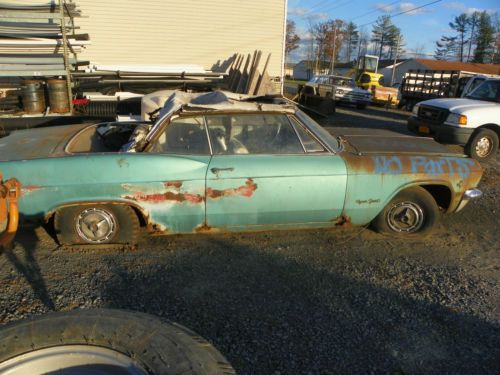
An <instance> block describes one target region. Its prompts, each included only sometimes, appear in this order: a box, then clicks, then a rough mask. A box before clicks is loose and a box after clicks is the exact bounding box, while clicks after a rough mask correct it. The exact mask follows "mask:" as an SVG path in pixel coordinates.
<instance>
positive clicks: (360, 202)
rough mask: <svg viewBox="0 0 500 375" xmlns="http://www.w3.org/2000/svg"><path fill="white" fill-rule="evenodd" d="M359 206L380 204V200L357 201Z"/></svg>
mask: <svg viewBox="0 0 500 375" xmlns="http://www.w3.org/2000/svg"><path fill="white" fill-rule="evenodd" d="M356 203H357V204H372V203H380V199H371V198H370V199H357V200H356Z"/></svg>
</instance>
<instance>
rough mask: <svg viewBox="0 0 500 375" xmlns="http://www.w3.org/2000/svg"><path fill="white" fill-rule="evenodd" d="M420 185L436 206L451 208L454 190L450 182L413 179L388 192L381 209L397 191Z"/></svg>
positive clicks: (447, 209) (444, 208) (445, 208)
mask: <svg viewBox="0 0 500 375" xmlns="http://www.w3.org/2000/svg"><path fill="white" fill-rule="evenodd" d="M414 187H420V188H422V189H424V190H426V191H427V192H428V193H429V194H430V195H431V196H432V197H433V198H434V201H435V202H436V204H437V205H438V207H441V208H442V209H443V210H444V211H445V212H448V211H449V210H450V208H452V203H453V197H454V192H453V189H452V187H451V184H450V183H448V182H446V181H414V182H409V183H407V184H404V185H401V186H400V187H399V188H398V189H396V190H395V191H394V192H393V193H392V194H390V195H389V196H388V197H387V198H386V199H385V201H384V202H383V204H382V209H383V208H384V207H385V206H387V205H388V204H389V202H390V201H391V200H392V199H393V198H394V197H395V196H396V195H398V194H399V193H401V192H402V191H404V190H407V189H410V188H414Z"/></svg>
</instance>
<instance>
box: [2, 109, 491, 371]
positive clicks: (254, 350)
mask: <svg viewBox="0 0 500 375" xmlns="http://www.w3.org/2000/svg"><path fill="white" fill-rule="evenodd" d="M406 115H407V114H406V113H403V112H397V111H389V112H388V111H386V110H385V109H381V108H375V109H367V110H364V111H363V110H357V109H350V108H338V110H337V113H336V114H335V115H334V116H332V117H331V118H330V119H329V122H330V126H355V127H358V126H359V127H361V126H372V127H381V128H385V129H391V130H394V131H397V132H403V133H404V132H405V129H404V123H405V117H406ZM325 125H327V124H326V123H325ZM485 168H486V170H485V175H484V178H483V180H482V183H481V189H482V190H483V191H484V192H485V195H484V197H483V198H482V199H481V200H479V201H477V202H474V203H472V204H470V205H469V206H468V207H466V209H464V210H463V211H462V212H460V213H458V214H456V215H454V216H450V217H445V218H444V219H443V221H442V223H441V224H440V226H439V228H438V230H437V231H436V233H435V234H433V235H432V236H431V237H430V238H428V239H425V240H423V239H415V240H412V241H401V240H394V239H390V238H386V237H383V236H380V235H378V234H375V233H373V232H371V231H370V230H369V229H365V228H357V229H339V230H307V231H282V232H262V233H254V234H234V235H212V236H208V235H197V236H175V237H163V238H162V237H154V238H152V237H144V238H143V239H142V241H141V244H140V249H139V250H137V251H133V252H120V251H78V252H76V251H75V252H68V251H65V250H63V249H59V248H58V247H57V244H56V243H55V242H54V241H53V239H52V238H51V237H50V236H49V235H48V234H47V233H46V232H45V231H44V230H43V229H42V228H33V229H31V228H25V229H24V230H23V231H22V232H21V233H20V235H19V236H18V238H17V243H16V245H15V247H14V249H13V250H10V251H7V252H5V253H4V254H2V256H1V258H0V286H1V288H2V293H1V294H0V322H8V321H12V320H17V319H21V318H24V317H27V316H32V315H37V314H42V313H44V312H46V311H49V310H71V309H74V308H90V307H113V308H124V309H131V310H138V311H143V312H148V313H152V314H154V315H157V316H161V317H164V318H166V319H170V320H174V321H177V322H179V323H181V324H183V325H186V326H188V327H190V328H191V329H193V330H195V331H196V332H198V333H199V334H201V335H202V336H204V337H205V338H207V339H208V340H209V341H211V342H212V343H213V344H214V345H215V346H216V347H217V348H218V349H219V350H220V351H221V352H222V353H223V354H224V355H225V356H226V357H227V358H228V360H229V361H230V362H231V363H232V364H233V366H234V367H235V369H236V370H237V372H238V373H239V374H275V375H277V374H347V373H349V374H350V373H373V374H379V373H381V374H415V373H422V374H423V373H425V374H442V373H453V374H488V373H491V374H493V373H498V372H497V371H498V368H500V361H499V359H500V350H499V348H500V324H499V323H500V311H499V305H500V298H499V297H500V295H499V294H500V293H499V290H500V288H499V287H498V286H499V279H500V263H499V252H500V244H499V242H498V233H499V232H500V220H499V219H498V217H499V211H500V168H499V163H498V162H496V161H495V162H491V163H489V164H488V165H486V166H485Z"/></svg>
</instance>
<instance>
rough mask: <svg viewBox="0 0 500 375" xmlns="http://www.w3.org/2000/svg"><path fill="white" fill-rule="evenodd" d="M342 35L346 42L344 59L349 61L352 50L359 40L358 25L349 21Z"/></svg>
mask: <svg viewBox="0 0 500 375" xmlns="http://www.w3.org/2000/svg"><path fill="white" fill-rule="evenodd" d="M344 35H345V44H346V61H347V62H350V61H351V55H352V52H353V50H354V49H355V48H356V46H357V45H358V42H359V32H358V27H357V26H356V25H355V24H354V23H353V22H349V23H348V24H347V26H346V27H345V30H344Z"/></svg>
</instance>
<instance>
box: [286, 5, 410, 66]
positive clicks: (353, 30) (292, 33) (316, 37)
mask: <svg viewBox="0 0 500 375" xmlns="http://www.w3.org/2000/svg"><path fill="white" fill-rule="evenodd" d="M309 33H310V35H311V38H310V40H309V45H308V47H307V50H308V60H309V61H311V62H314V63H315V64H316V69H318V68H319V66H320V65H322V64H324V63H325V62H327V63H331V64H333V62H334V61H335V62H338V61H344V62H351V61H352V60H357V59H358V57H359V56H360V55H364V54H367V53H371V54H373V55H377V56H378V57H379V58H380V59H385V58H386V59H394V58H395V57H396V56H401V55H402V53H404V49H403V48H404V38H403V36H402V34H401V29H400V28H398V27H397V26H396V25H394V24H393V23H392V20H391V17H390V16H389V15H384V16H380V17H379V18H378V19H377V21H376V22H375V23H374V25H373V28H372V30H371V32H370V33H367V32H366V31H364V30H359V29H358V26H357V25H356V24H354V23H353V22H346V21H344V20H340V19H330V20H327V21H323V22H316V23H313V22H310V24H309ZM370 42H371V43H370ZM299 43H300V37H299V36H298V35H297V34H296V25H295V22H294V21H291V20H288V21H287V33H286V44H285V51H286V54H287V55H288V54H289V53H290V52H291V51H293V50H295V49H297V48H298V47H299Z"/></svg>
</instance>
